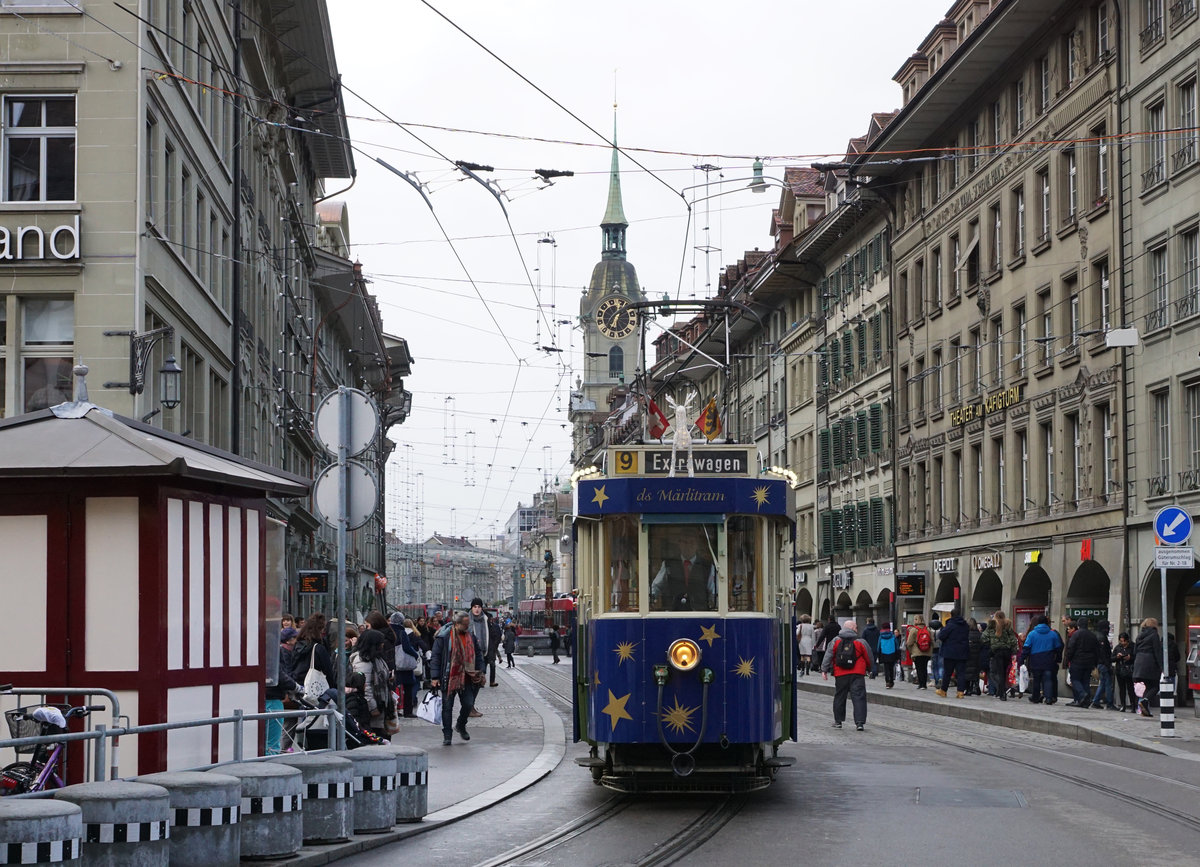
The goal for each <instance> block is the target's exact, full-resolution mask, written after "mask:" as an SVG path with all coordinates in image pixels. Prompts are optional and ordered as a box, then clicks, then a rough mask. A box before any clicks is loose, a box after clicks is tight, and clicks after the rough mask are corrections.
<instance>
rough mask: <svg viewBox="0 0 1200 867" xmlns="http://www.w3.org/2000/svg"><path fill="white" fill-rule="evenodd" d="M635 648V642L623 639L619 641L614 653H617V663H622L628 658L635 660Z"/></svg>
mask: <svg viewBox="0 0 1200 867" xmlns="http://www.w3.org/2000/svg"><path fill="white" fill-rule="evenodd" d="M633 648H634V643H633V642H632V641H621V642H618V643H617V647H616V650H614V651H613V653H615V654H616V655H617V665H620V664H621V663H622V662H624V661H625V660H627V659H628V660H629V661H630V662H632V661H633Z"/></svg>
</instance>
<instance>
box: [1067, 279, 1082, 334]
mask: <svg viewBox="0 0 1200 867" xmlns="http://www.w3.org/2000/svg"><path fill="white" fill-rule="evenodd" d="M1076 285H1077V281H1076V280H1074V279H1072V280H1071V281H1070V282H1068V283H1067V284H1066V289H1067V318H1068V322H1067V324H1068V325H1069V326H1070V331H1069V332H1068V333H1069V334H1070V335H1071V338H1070V345H1069V348H1070V349H1072V350H1073V349H1078V348H1079V332H1080V331H1082V330H1083V322H1082V320H1081V319H1080V313H1079V293H1078V292H1077V291H1075V287H1076Z"/></svg>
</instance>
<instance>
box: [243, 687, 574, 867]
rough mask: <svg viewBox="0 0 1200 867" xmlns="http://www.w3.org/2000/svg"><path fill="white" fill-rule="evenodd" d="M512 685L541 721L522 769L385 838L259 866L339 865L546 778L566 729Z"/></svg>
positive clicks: (370, 837) (362, 837)
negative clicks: (537, 743)
mask: <svg viewBox="0 0 1200 867" xmlns="http://www.w3.org/2000/svg"><path fill="white" fill-rule="evenodd" d="M512 682H513V684H514V685H517V684H519V687H520V689H522V690H524V691H525V693H526V694H527V695H528V697H529V698H530V707H532V708H533V710H534V711H535V712H536V713H537V714H538V716H540V717H541V719H542V749H541V752H539V753H538V755H537V757H536V758H535V759H534V760H533V761H532V762H530V763H529V764H528V765H527V766H526V767H525V768H523V769H522V770H520V771H518V772H517V773H515V774H513V776H511V777H509V778H508V779H507V780H505V781H504V782H503V783H500V784H499V785H497V786H493V787H492V788H491V789H489V790H488V791H486V792H481V793H479V794H478V795H475V796H473V797H470V798H467V799H465V800H463V801H459V802H458V803H457V804H451V805H450V806H449V807H443V808H442V809H441V810H437V811H436V812H433V813H429V814H428V815H426V816H425V818H424V819H423V820H422V821H420V822H413V823H412V824H411V825H405V826H403V827H397V828H396V829H395V830H392V831H388V832H387V833H384V834H356V835H355V836H353V837H351V838H350V840H349V841H348V842H346V843H331V844H329V845H327V846H305V847H304V848H302V849H301V850H300V852H299V854H297V855H294V856H292V857H291V858H288V859H286V860H283V861H275V862H269V861H266V862H259V864H261V865H262V867H271V865H273V864H280V865H283V864H286V865H288V867H310V865H311V867H316V865H320V864H332V863H334V862H335V861H340V860H342V859H343V858H348V857H350V856H352V855H356V854H359V853H361V852H368V851H370V850H372V849H379V848H381V847H383V846H387V845H389V844H391V843H397V842H399V841H400V840H407V839H408V838H409V837H415V836H417V835H418V834H424V833H427V832H429V831H433V830H436V829H438V828H444V827H445V826H446V825H449V824H452V823H454V822H457V821H459V820H460V819H465V818H466V817H467V816H471V815H473V814H475V813H477V812H479V811H480V810H485V809H487V808H488V807H492V806H494V805H496V804H498V803H500V802H501V801H503V800H506V799H507V798H511V797H512V796H513V795H516V794H518V793H520V792H522V791H524V790H525V789H527V788H529V787H530V786H532V785H533V784H534V783H536V782H537V781H538V780H540V779H542V778H543V777H545V776H546V775H547V774H549V773H550V772H551V771H552V770H554V769H555V768H556V767H558V765H559V763H560V762H562V760H563V757H564V756H565V755H566V752H567V745H566V729H565V728H564V727H563V722H562V720H561V719H560V718H559V716H558V714H556V713H555V712H554V710H553V709H552V708H549V707H545V706H543V702H542V701H541V700H540V699H537V698H536V696H534V694H533V691H532V689H531V688H530V687H529V686H528V685H527V684H526V683H525V682H524V681H523V680H522V679H519V678H513V681H512Z"/></svg>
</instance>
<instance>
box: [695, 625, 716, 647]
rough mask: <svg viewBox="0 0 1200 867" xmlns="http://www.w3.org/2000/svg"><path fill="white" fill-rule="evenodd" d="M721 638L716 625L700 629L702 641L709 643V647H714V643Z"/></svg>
mask: <svg viewBox="0 0 1200 867" xmlns="http://www.w3.org/2000/svg"><path fill="white" fill-rule="evenodd" d="M720 637H721V636H720V635H718V634H717V624H715V623H714V624H713V625H712V626H701V627H700V640H701V641H707V642H708V646H709V647H712V643H713V641H715V640H716V639H718V638H720Z"/></svg>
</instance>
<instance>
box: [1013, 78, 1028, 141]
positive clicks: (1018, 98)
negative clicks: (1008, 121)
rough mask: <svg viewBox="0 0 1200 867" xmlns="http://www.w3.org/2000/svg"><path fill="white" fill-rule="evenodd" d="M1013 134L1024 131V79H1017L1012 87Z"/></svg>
mask: <svg viewBox="0 0 1200 867" xmlns="http://www.w3.org/2000/svg"><path fill="white" fill-rule="evenodd" d="M1012 104H1013V134H1014V135H1015V134H1016V133H1019V132H1020V131H1021V130H1023V129H1025V79H1023V78H1018V79H1017V80H1016V81H1014V82H1013V86H1012Z"/></svg>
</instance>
